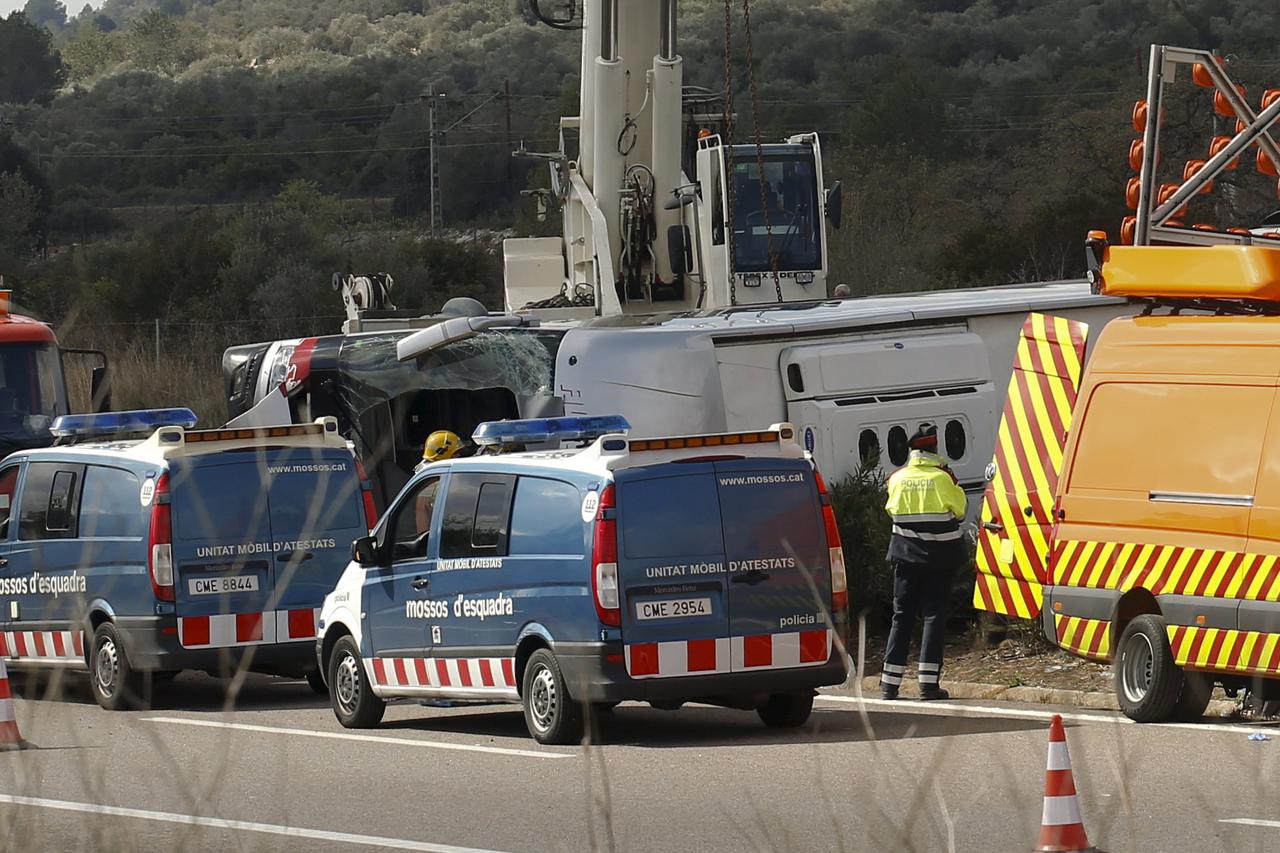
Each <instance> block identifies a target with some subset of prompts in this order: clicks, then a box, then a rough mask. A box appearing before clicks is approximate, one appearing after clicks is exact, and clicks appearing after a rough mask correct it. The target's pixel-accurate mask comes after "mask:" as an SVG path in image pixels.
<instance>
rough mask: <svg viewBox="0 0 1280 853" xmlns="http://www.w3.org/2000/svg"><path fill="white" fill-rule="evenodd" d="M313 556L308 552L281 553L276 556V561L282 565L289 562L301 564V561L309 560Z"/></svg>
mask: <svg viewBox="0 0 1280 853" xmlns="http://www.w3.org/2000/svg"><path fill="white" fill-rule="evenodd" d="M314 556H315V554H312V553H311V552H310V551H281V552H280V553H279V554H277V555H276V559H277V560H279V561H280V562H282V563H287V562H289V561H290V560H297V561H298V562H299V563H301V562H302V561H303V560H310V559H311V558H312V557H314Z"/></svg>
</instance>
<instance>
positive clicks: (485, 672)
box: [480, 658, 494, 687]
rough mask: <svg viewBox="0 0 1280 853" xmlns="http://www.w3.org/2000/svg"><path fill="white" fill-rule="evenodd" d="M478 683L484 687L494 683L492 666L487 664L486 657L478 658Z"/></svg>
mask: <svg viewBox="0 0 1280 853" xmlns="http://www.w3.org/2000/svg"><path fill="white" fill-rule="evenodd" d="M480 683H481V684H483V685H484V686H485V687H492V686H493V684H494V681H493V667H492V666H490V665H489V659H488V658H480Z"/></svg>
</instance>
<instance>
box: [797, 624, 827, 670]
mask: <svg viewBox="0 0 1280 853" xmlns="http://www.w3.org/2000/svg"><path fill="white" fill-rule="evenodd" d="M826 659H827V629H826V628H823V629H822V630H819V631H801V632H800V663H817V662H820V661H824V660H826Z"/></svg>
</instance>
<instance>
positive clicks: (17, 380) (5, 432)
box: [0, 343, 68, 448]
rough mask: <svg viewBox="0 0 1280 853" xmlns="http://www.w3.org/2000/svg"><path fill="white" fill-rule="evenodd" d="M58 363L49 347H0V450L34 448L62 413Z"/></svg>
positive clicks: (43, 441) (54, 350) (63, 403)
mask: <svg viewBox="0 0 1280 853" xmlns="http://www.w3.org/2000/svg"><path fill="white" fill-rule="evenodd" d="M67 411H68V405H67V390H66V386H65V385H64V384H63V381H62V361H61V357H60V356H59V353H58V348H57V347H56V346H54V345H53V344H37V343H11V344H0V447H8V448H15V447H37V446H40V445H44V444H48V443H50V441H51V440H52V438H51V436H50V433H49V427H50V425H51V424H52V423H53V419H54V418H56V417H57V416H58V415H62V414H66V413H67Z"/></svg>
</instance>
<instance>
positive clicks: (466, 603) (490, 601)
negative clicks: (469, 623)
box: [404, 593, 515, 622]
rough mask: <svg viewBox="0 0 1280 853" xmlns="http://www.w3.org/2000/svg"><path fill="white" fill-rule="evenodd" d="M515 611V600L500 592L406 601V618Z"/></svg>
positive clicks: (470, 616)
mask: <svg viewBox="0 0 1280 853" xmlns="http://www.w3.org/2000/svg"><path fill="white" fill-rule="evenodd" d="M514 612H515V600H514V599H512V598H511V596H509V595H503V594H502V593H498V594H497V595H495V596H494V597H492V598H466V597H465V596H463V595H462V594H459V595H458V597H457V598H455V599H454V600H453V602H452V606H450V602H449V600H448V599H441V598H427V599H415V600H412V601H406V602H405V603H404V615H405V618H406V619H447V618H448V617H449V615H450V613H452V615H453V618H455V619H479V620H480V621H481V622H483V621H484V620H485V619H487V618H488V617H490V616H510V615H512V614H513V613H514Z"/></svg>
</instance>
